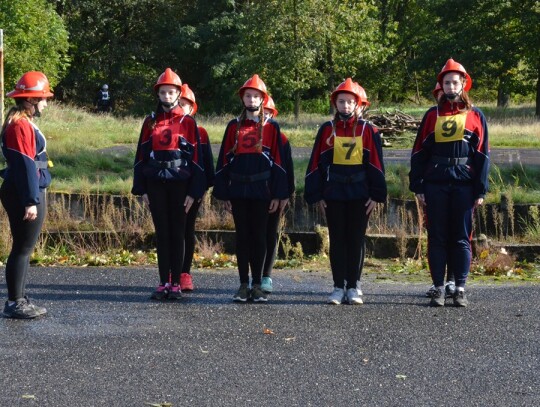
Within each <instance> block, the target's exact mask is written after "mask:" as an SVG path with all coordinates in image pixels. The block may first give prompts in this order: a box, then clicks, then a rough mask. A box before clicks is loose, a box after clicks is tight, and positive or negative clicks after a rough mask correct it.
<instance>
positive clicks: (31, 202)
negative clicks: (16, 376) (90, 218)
mask: <svg viewBox="0 0 540 407" xmlns="http://www.w3.org/2000/svg"><path fill="white" fill-rule="evenodd" d="M7 96H8V97H12V98H14V99H15V106H14V107H12V108H11V109H10V110H9V111H8V113H7V115H6V119H5V121H4V125H3V127H2V134H1V137H2V153H3V154H4V157H5V159H6V162H7V168H6V169H4V170H2V177H3V178H4V182H3V183H2V186H1V187H0V200H1V201H2V205H3V206H4V208H5V209H6V212H7V214H8V218H9V227H10V230H11V235H12V237H13V245H12V248H11V252H10V254H9V257H8V259H7V263H6V285H7V290H8V300H7V301H6V304H5V306H4V316H6V317H8V318H20V319H30V318H36V317H38V316H41V315H45V314H46V313H47V310H46V309H45V308H43V307H39V306H37V305H36V304H34V303H32V302H31V301H30V299H29V298H28V297H27V296H26V292H25V287H26V276H27V273H28V267H29V265H30V261H29V260H30V255H31V254H32V251H33V250H34V246H35V244H36V242H37V239H38V237H39V233H40V232H41V227H42V225H43V221H44V219H45V215H46V212H47V200H46V188H47V187H48V186H49V184H50V183H51V174H50V173H49V170H48V167H50V166H52V163H51V162H50V161H49V160H48V157H47V142H46V139H45V136H44V135H43V133H42V132H41V130H39V128H38V127H37V126H36V124H35V123H34V117H36V116H40V114H41V112H42V111H43V109H44V108H45V107H46V106H47V98H49V97H52V96H53V94H52V93H51V90H50V86H49V80H48V79H47V77H46V76H45V75H44V74H43V73H41V72H36V71H31V72H26V73H25V74H24V75H23V76H22V77H21V79H19V81H18V82H17V85H16V86H15V89H14V90H13V91H11V92H9V93H8V94H7Z"/></svg>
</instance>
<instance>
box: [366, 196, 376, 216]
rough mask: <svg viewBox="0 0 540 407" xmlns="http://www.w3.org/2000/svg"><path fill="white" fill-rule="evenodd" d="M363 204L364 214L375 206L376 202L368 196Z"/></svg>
mask: <svg viewBox="0 0 540 407" xmlns="http://www.w3.org/2000/svg"><path fill="white" fill-rule="evenodd" d="M364 206H365V207H366V215H369V214H370V213H371V211H372V210H373V209H375V207H376V206H377V202H375V201H373V200H372V199H371V198H368V200H367V201H366V204H365V205H364Z"/></svg>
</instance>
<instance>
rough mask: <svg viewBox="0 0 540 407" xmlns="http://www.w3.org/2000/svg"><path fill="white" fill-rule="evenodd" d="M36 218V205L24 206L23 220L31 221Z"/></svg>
mask: <svg viewBox="0 0 540 407" xmlns="http://www.w3.org/2000/svg"><path fill="white" fill-rule="evenodd" d="M36 218H37V206H36V205H30V206H27V207H26V208H24V218H23V220H29V221H33V220H36Z"/></svg>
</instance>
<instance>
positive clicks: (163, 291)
mask: <svg viewBox="0 0 540 407" xmlns="http://www.w3.org/2000/svg"><path fill="white" fill-rule="evenodd" d="M170 288H171V287H170V285H169V283H167V284H162V285H158V286H157V288H156V289H155V290H154V292H153V293H152V295H151V296H150V298H151V299H153V300H157V301H162V300H165V299H167V297H168V295H169V290H170Z"/></svg>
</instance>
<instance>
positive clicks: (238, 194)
mask: <svg viewBox="0 0 540 407" xmlns="http://www.w3.org/2000/svg"><path fill="white" fill-rule="evenodd" d="M238 126H239V120H238V119H234V120H231V121H230V122H229V124H228V125H227V128H226V130H225V135H224V136H223V142H222V144H221V150H220V152H219V158H218V161H217V165H216V178H215V182H214V191H213V195H214V196H215V197H216V198H217V199H220V200H223V201H227V200H231V199H256V200H268V201H270V200H271V199H286V198H287V196H288V192H287V174H286V172H285V169H284V167H283V146H282V144H281V137H280V136H279V135H280V130H279V125H278V124H277V122H275V121H274V120H267V121H265V122H264V125H263V131H262V151H258V148H257V145H258V143H259V135H258V134H259V133H258V132H259V129H258V126H259V124H258V122H255V121H253V120H249V119H245V120H244V121H243V122H242V124H241V127H240V131H239V134H238V140H236V129H237V127H238Z"/></svg>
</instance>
